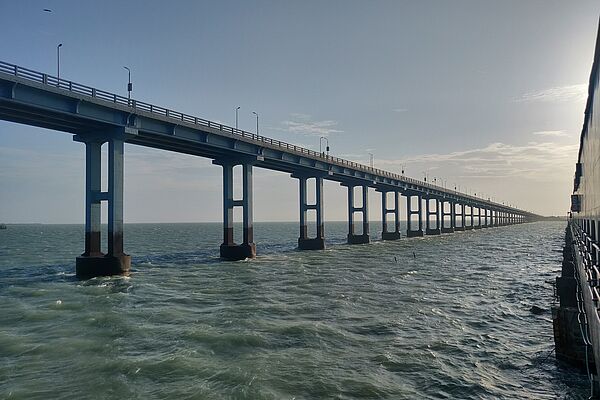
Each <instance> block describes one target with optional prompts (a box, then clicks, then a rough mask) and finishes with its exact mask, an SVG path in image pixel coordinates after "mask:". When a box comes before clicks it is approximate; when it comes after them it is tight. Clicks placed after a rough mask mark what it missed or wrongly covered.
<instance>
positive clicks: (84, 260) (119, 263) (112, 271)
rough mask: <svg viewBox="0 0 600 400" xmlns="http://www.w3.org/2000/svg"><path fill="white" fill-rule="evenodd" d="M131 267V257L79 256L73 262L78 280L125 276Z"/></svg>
mask: <svg viewBox="0 0 600 400" xmlns="http://www.w3.org/2000/svg"><path fill="white" fill-rule="evenodd" d="M130 267H131V256H129V255H127V254H122V255H120V256H80V257H77V258H76V260H75V274H76V275H77V277H78V278H80V279H90V278H94V277H97V276H110V275H126V274H127V273H128V272H129V269H130Z"/></svg>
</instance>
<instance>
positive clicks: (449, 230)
mask: <svg viewBox="0 0 600 400" xmlns="http://www.w3.org/2000/svg"><path fill="white" fill-rule="evenodd" d="M446 203H447V204H448V205H449V206H450V209H449V210H448V212H446ZM447 216H449V217H450V226H446V217H447ZM441 225H442V226H441V227H442V233H453V232H454V226H455V225H456V210H455V203H454V201H452V200H451V201H444V200H442V224H441Z"/></svg>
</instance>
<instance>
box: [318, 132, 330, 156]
mask: <svg viewBox="0 0 600 400" xmlns="http://www.w3.org/2000/svg"><path fill="white" fill-rule="evenodd" d="M323 139H325V143H326V147H325V150H326V151H327V157H329V139H327V138H326V137H325V136H321V137H320V138H319V153H321V155H323V150H322V147H321V145H322V144H323Z"/></svg>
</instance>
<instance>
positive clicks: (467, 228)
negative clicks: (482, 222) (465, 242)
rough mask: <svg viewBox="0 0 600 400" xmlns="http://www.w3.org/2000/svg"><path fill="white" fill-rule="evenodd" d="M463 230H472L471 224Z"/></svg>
mask: <svg viewBox="0 0 600 400" xmlns="http://www.w3.org/2000/svg"><path fill="white" fill-rule="evenodd" d="M464 230H465V231H472V230H473V225H471V226H465V229H464Z"/></svg>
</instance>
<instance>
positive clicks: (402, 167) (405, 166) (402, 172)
mask: <svg viewBox="0 0 600 400" xmlns="http://www.w3.org/2000/svg"><path fill="white" fill-rule="evenodd" d="M404 167H406V165H404V164H402V176H404Z"/></svg>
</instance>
